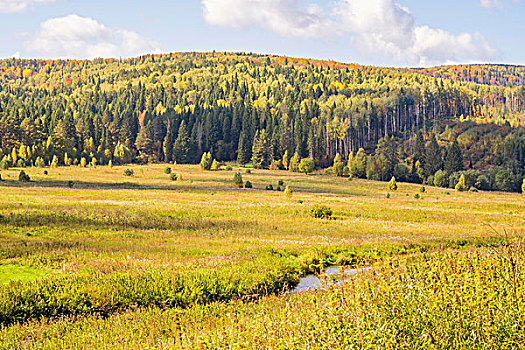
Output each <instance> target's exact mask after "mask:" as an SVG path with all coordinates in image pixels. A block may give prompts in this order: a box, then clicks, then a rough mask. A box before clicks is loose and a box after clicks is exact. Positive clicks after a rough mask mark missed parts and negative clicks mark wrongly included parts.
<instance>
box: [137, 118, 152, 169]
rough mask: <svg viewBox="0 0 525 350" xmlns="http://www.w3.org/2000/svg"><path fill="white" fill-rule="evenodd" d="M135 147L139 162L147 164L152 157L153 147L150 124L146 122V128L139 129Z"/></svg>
mask: <svg viewBox="0 0 525 350" xmlns="http://www.w3.org/2000/svg"><path fill="white" fill-rule="evenodd" d="M135 146H136V147H137V150H138V151H139V156H138V159H139V160H140V161H141V162H144V163H147V162H148V161H149V159H150V158H151V157H152V156H153V152H154V147H153V146H154V145H153V128H152V126H151V122H148V124H147V125H146V126H143V127H142V128H140V131H139V134H138V135H137V139H136V141H135Z"/></svg>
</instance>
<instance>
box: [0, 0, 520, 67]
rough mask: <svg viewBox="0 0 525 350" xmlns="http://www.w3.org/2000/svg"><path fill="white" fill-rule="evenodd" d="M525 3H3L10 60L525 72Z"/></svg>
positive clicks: (0, 50) (1, 18)
mask: <svg viewBox="0 0 525 350" xmlns="http://www.w3.org/2000/svg"><path fill="white" fill-rule="evenodd" d="M523 18H525V0H455V1H453V0H441V1H427V0H176V1H175V0H173V1H168V0H148V1H145V0H127V1H123V0H106V1H102V0H89V1H88V0H0V28H1V31H0V33H1V34H0V36H1V39H2V46H1V47H0V57H12V56H16V57H30V58H94V57H130V56H137V55H140V54H144V53H151V52H173V51H212V50H217V51H245V52H257V53H270V54H280V55H288V56H295V57H308V58H323V59H334V60H338V61H343V62H357V63H361V64H373V65H381V66H430V65H439V64H447V63H474V62H476V63H478V62H479V63H481V62H491V63H509V64H525V45H524V44H523V39H522V38H523V33H525V21H524V20H523Z"/></svg>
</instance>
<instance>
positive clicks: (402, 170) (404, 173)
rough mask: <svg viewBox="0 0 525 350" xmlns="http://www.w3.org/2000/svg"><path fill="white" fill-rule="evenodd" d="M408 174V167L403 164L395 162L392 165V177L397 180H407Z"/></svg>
mask: <svg viewBox="0 0 525 350" xmlns="http://www.w3.org/2000/svg"><path fill="white" fill-rule="evenodd" d="M409 176H410V169H408V167H407V166H406V165H405V164H402V163H397V164H396V166H395V167H394V177H395V178H396V179H398V180H399V181H407V180H408V178H409Z"/></svg>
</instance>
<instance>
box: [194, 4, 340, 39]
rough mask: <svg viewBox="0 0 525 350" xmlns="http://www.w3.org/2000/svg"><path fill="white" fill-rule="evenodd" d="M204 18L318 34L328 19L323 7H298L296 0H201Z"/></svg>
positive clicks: (323, 32) (289, 32) (324, 29)
mask: <svg viewBox="0 0 525 350" xmlns="http://www.w3.org/2000/svg"><path fill="white" fill-rule="evenodd" d="M202 5H203V11H204V18H205V19H206V21H207V22H208V23H210V24H212V25H218V26H231V27H234V28H242V27H247V26H250V25H254V24H257V25H260V26H262V27H263V28H265V29H269V30H272V31H274V32H277V33H279V34H281V35H284V36H295V37H321V36H324V35H326V34H328V32H327V30H329V28H330V25H331V21H330V20H329V19H328V18H327V16H326V14H325V13H324V12H323V10H322V8H321V7H319V6H318V5H316V4H311V5H309V6H307V7H306V8H300V7H299V5H298V3H297V0H248V1H246V0H202Z"/></svg>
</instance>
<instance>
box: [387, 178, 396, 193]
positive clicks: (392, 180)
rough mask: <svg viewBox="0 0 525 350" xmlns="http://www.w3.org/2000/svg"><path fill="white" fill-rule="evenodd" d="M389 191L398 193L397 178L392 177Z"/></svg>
mask: <svg viewBox="0 0 525 350" xmlns="http://www.w3.org/2000/svg"><path fill="white" fill-rule="evenodd" d="M388 190H389V191H397V182H396V178H395V177H392V179H391V180H390V182H389V183H388Z"/></svg>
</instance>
